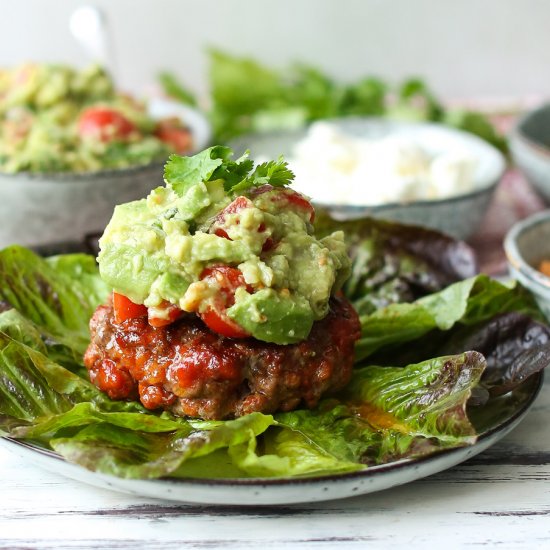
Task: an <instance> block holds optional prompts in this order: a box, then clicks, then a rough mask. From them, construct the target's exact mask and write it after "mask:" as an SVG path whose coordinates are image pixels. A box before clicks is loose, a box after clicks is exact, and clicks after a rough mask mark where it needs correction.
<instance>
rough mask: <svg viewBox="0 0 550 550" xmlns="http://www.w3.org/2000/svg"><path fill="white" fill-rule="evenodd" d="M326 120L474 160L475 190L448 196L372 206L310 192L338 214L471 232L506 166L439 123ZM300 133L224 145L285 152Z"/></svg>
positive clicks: (261, 153)
mask: <svg viewBox="0 0 550 550" xmlns="http://www.w3.org/2000/svg"><path fill="white" fill-rule="evenodd" d="M331 122H333V123H334V124H335V125H336V126H337V128H338V129H340V130H341V131H342V132H344V133H346V134H349V135H352V136H357V137H365V138H369V139H378V138H383V137H387V136H389V135H397V134H398V135H402V136H406V137H412V138H414V139H415V141H418V142H419V144H420V145H421V146H422V147H423V148H424V149H426V150H427V151H428V152H429V153H432V154H436V153H438V152H441V151H444V150H449V149H452V148H454V147H457V146H459V147H461V148H462V149H467V150H468V151H470V152H471V154H472V156H473V157H475V158H476V160H477V163H478V165H477V168H476V171H475V174H474V178H475V180H476V190H475V191H473V192H470V193H467V194H462V195H457V196H454V197H451V198H448V199H437V200H422V201H414V202H407V203H403V202H395V203H391V204H390V203H388V204H383V205H377V206H368V205H364V204H351V205H349V204H348V205H337V204H327V203H321V202H318V201H316V200H315V197H312V199H313V202H314V203H316V204H318V205H320V206H323V207H326V208H328V209H329V210H330V211H331V213H332V214H333V215H334V216H335V217H337V218H339V219H354V218H361V217H365V216H374V217H378V218H386V219H390V220H395V221H399V222H402V223H410V224H417V225H424V226H426V227H431V228H434V229H439V230H440V231H443V232H445V233H448V234H449V235H452V236H454V237H457V238H460V239H464V238H466V237H468V236H470V235H471V234H472V233H474V231H475V230H476V228H477V227H478V225H479V224H480V222H481V221H482V219H483V216H484V214H485V211H486V210H487V207H488V205H489V202H490V200H491V197H492V196H493V193H494V190H495V187H496V185H497V183H498V182H499V181H500V179H501V177H502V174H503V173H504V170H505V167H506V163H505V160H504V157H503V156H502V155H501V154H500V152H499V151H498V150H497V149H495V148H494V147H492V146H491V145H489V144H488V143H486V142H485V141H483V140H481V139H479V138H477V137H476V136H474V135H472V134H468V133H466V132H462V131H460V130H455V129H453V128H449V127H447V126H442V125H439V124H428V123H407V122H398V121H392V120H388V119H382V118H364V117H357V118H355V117H351V118H343V119H334V120H332V121H331ZM306 133H307V130H306V129H304V130H295V131H288V132H274V133H266V134H251V135H247V136H242V137H239V138H238V139H236V140H234V141H232V142H231V144H230V145H231V147H233V149H234V150H235V151H236V152H237V154H240V153H242V152H243V151H244V150H246V149H250V152H251V156H252V157H253V158H264V157H269V158H277V157H278V156H279V155H281V154H282V155H284V156H285V157H286V158H291V153H292V150H293V147H294V145H295V144H296V143H297V142H298V141H300V140H301V139H303V138H304V137H305V135H306Z"/></svg>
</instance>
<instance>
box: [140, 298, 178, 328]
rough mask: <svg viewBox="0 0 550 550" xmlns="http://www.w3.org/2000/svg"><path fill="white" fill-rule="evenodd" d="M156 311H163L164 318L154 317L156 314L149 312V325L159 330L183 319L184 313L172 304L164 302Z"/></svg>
mask: <svg viewBox="0 0 550 550" xmlns="http://www.w3.org/2000/svg"><path fill="white" fill-rule="evenodd" d="M155 309H163V310H164V316H162V317H154V313H152V312H151V310H148V312H147V313H148V321H149V324H150V325H151V326H152V327H155V328H159V327H165V326H166V325H170V324H172V323H173V322H174V321H176V320H177V319H179V318H180V317H181V314H182V313H183V312H182V310H181V309H180V308H179V307H178V306H176V305H174V304H171V303H170V302H167V301H166V300H164V301H163V302H162V303H161V304H160V305H159V306H158V308H155Z"/></svg>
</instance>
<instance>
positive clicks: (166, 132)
mask: <svg viewBox="0 0 550 550" xmlns="http://www.w3.org/2000/svg"><path fill="white" fill-rule="evenodd" d="M155 135H156V136H157V137H158V138H159V139H160V140H161V141H164V143H167V144H168V145H170V147H172V149H174V151H175V152H176V153H186V152H188V151H189V150H190V149H191V147H192V145H193V139H192V136H191V132H190V131H189V130H188V129H187V128H184V127H183V126H182V125H181V123H180V122H179V121H178V120H172V119H166V120H163V121H161V122H159V123H158V125H157V129H156V131H155Z"/></svg>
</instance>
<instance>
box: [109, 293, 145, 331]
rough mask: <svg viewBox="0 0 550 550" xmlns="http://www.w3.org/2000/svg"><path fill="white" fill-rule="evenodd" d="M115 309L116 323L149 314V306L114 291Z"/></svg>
mask: <svg viewBox="0 0 550 550" xmlns="http://www.w3.org/2000/svg"><path fill="white" fill-rule="evenodd" d="M113 309H114V313H115V323H119V324H120V323H123V322H124V321H127V320H128V319H137V318H138V317H145V316H146V315H147V308H146V307H145V306H144V305H142V304H135V303H134V302H132V300H130V298H126V296H124V295H123V294H119V293H118V292H113Z"/></svg>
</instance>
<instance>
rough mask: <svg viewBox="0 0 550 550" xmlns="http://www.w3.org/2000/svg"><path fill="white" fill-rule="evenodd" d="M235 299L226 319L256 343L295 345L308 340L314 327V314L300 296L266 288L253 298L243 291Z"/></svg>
mask: <svg viewBox="0 0 550 550" xmlns="http://www.w3.org/2000/svg"><path fill="white" fill-rule="evenodd" d="M235 298H236V300H235V305H233V306H232V307H230V308H229V309H228V310H227V315H228V316H229V318H230V319H232V320H233V321H235V322H236V323H237V324H239V325H240V326H241V327H243V328H244V329H245V330H246V331H247V332H249V333H250V334H251V335H252V336H254V338H257V339H258V340H263V341H264V342H273V343H274V344H295V343H296V342H301V341H302V340H305V339H306V338H307V336H308V334H309V332H310V330H311V327H312V325H313V312H312V310H311V307H310V305H309V302H308V301H307V300H306V299H305V298H304V297H303V296H300V295H294V296H291V295H290V294H287V293H284V294H283V293H281V292H276V291H275V290H273V289H267V288H266V289H262V290H260V291H258V292H256V293H254V294H248V293H247V292H246V291H244V290H243V291H241V292H237V293H236V295H235Z"/></svg>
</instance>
